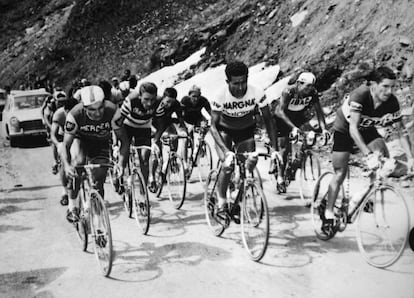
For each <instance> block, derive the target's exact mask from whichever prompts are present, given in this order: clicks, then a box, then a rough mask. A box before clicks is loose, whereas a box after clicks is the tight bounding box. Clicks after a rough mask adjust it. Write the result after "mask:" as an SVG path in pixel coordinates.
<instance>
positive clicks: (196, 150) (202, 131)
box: [186, 122, 213, 184]
mask: <svg viewBox="0 0 414 298" xmlns="http://www.w3.org/2000/svg"><path fill="white" fill-rule="evenodd" d="M209 128H210V127H209V126H208V125H207V123H205V122H201V124H200V126H196V127H194V133H195V134H197V135H198V138H197V145H196V146H195V139H193V138H192V137H188V138H187V177H186V178H187V180H189V179H190V177H191V174H192V172H193V169H194V168H195V167H197V168H198V179H199V180H200V183H202V184H203V183H204V182H205V181H206V179H207V175H208V173H210V171H211V169H212V168H213V157H212V154H211V147H210V145H209V144H208V143H207V142H206V141H205V137H206V135H207V132H208V130H209Z"/></svg>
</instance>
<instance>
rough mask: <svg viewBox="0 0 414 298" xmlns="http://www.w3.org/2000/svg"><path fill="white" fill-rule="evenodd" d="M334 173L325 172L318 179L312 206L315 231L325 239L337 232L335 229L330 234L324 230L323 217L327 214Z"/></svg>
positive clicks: (318, 236) (319, 236)
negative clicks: (329, 190)
mask: <svg viewBox="0 0 414 298" xmlns="http://www.w3.org/2000/svg"><path fill="white" fill-rule="evenodd" d="M333 175H334V173H333V172H325V173H323V174H322V175H321V176H320V177H319V179H318V180H316V183H315V188H314V191H313V199H312V201H311V207H310V213H311V219H312V225H313V230H314V231H315V234H316V237H317V238H318V239H321V240H324V241H326V240H329V239H331V238H333V237H334V236H335V234H336V232H337V230H336V229H335V230H334V231H335V232H334V233H332V234H329V235H328V234H326V233H324V232H323V231H322V223H323V222H322V218H324V216H325V209H326V203H327V199H328V188H329V184H330V182H331V180H332V177H333ZM338 195H339V194H338ZM338 199H339V198H338Z"/></svg>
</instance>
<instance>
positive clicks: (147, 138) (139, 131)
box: [115, 82, 161, 183]
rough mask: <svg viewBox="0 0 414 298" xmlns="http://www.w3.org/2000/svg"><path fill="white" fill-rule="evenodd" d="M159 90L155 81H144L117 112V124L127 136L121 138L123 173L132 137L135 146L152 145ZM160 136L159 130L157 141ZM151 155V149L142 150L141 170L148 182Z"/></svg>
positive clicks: (132, 91) (156, 135)
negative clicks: (152, 128) (152, 130)
mask: <svg viewBox="0 0 414 298" xmlns="http://www.w3.org/2000/svg"><path fill="white" fill-rule="evenodd" d="M121 84H122V83H121ZM157 91H158V89H157V86H156V85H155V84H154V83H151V82H144V83H142V84H141V85H140V87H139V91H135V90H131V93H130V94H129V95H128V96H127V97H126V98H125V101H124V103H123V104H122V107H121V109H120V110H118V112H117V113H116V116H115V119H116V120H115V121H116V124H117V125H118V126H123V127H124V129H125V132H126V138H124V141H122V140H121V149H120V158H119V164H120V167H121V169H122V173H123V172H124V169H125V167H126V164H127V162H128V158H129V146H130V144H131V141H132V138H134V145H135V146H142V145H144V146H151V125H152V119H153V118H154V117H155V113H156V111H157V108H158V105H159V104H160V101H161V99H160V98H159V97H158V96H157ZM160 137H161V133H160V132H158V131H157V132H156V133H155V136H154V139H155V142H157V141H159V140H160ZM149 157H150V151H149V150H142V151H141V156H140V163H141V171H142V175H143V176H144V179H145V182H146V183H147V182H148V172H149Z"/></svg>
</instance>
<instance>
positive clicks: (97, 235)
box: [89, 189, 114, 276]
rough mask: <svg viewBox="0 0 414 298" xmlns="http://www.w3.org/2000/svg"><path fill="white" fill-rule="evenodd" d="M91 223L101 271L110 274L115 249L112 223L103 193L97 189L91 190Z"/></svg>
mask: <svg viewBox="0 0 414 298" xmlns="http://www.w3.org/2000/svg"><path fill="white" fill-rule="evenodd" d="M90 205H91V206H90V210H89V214H90V223H91V234H92V238H93V244H94V247H95V256H96V258H97V260H98V263H99V266H100V269H101V273H102V274H103V275H104V276H109V274H110V273H111V270H112V262H113V257H114V255H113V249H112V233H111V223H110V220H109V215H108V210H107V209H106V206H105V203H104V201H103V199H102V197H101V195H100V194H99V193H98V192H97V191H96V190H94V189H93V190H91V192H90Z"/></svg>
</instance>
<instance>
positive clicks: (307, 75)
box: [297, 72, 316, 84]
mask: <svg viewBox="0 0 414 298" xmlns="http://www.w3.org/2000/svg"><path fill="white" fill-rule="evenodd" d="M297 81H298V82H302V83H306V84H315V82H316V77H315V75H314V74H313V73H311V72H302V73H301V74H300V75H299V77H298V79H297Z"/></svg>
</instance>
